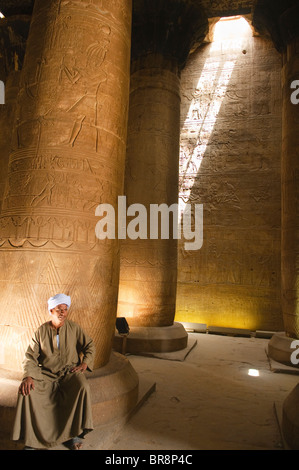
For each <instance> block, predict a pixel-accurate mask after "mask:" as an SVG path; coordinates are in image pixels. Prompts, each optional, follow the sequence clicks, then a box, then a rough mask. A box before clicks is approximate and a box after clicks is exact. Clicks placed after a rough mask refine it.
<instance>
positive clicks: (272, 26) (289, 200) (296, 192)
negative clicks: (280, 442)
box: [256, 0, 299, 450]
mask: <svg viewBox="0 0 299 470" xmlns="http://www.w3.org/2000/svg"><path fill="white" fill-rule="evenodd" d="M298 15H299V5H298V2H297V5H295V6H291V4H290V2H284V3H283V4H281V2H278V1H277V0H275V1H272V2H271V3H269V1H268V0H260V4H259V5H258V10H257V18H256V21H257V24H260V25H261V27H262V28H263V27H264V28H265V29H267V30H268V32H270V34H271V36H272V39H273V41H274V43H275V44H276V47H277V48H278V50H280V51H281V53H282V59H283V66H282V90H283V110H282V123H283V127H282V157H281V168H282V172H281V174H282V181H281V190H282V197H281V202H282V219H281V220H282V245H281V271H282V313H283V321H284V329H285V331H284V332H282V333H278V334H275V335H274V336H273V337H272V338H271V340H270V342H269V346H268V353H269V355H270V357H271V358H272V359H275V360H276V361H278V362H282V363H284V364H286V365H288V366H293V367H297V368H298V367H299V364H298V363H297V362H298V350H297V351H296V348H297V347H298V342H297V340H298V339H299V134H298V126H299V103H298V96H299V93H298V91H297V92H296V89H297V90H298V82H297V83H295V84H294V82H295V81H298V80H299V23H298ZM294 340H295V344H294V343H293V342H294ZM298 404H299V388H298V386H297V387H295V388H294V389H293V390H292V391H291V392H290V394H289V395H288V396H287V397H286V399H285V400H284V403H283V409H282V432H283V435H284V438H285V440H286V442H287V444H288V445H289V446H290V448H291V449H294V450H298V449H299V442H298V430H299V414H298V412H297V410H298Z"/></svg>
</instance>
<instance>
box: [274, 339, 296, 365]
mask: <svg viewBox="0 0 299 470" xmlns="http://www.w3.org/2000/svg"><path fill="white" fill-rule="evenodd" d="M293 341H295V339H294V338H289V337H288V336H286V334H285V332H279V333H275V334H274V335H273V336H272V338H271V339H270V341H269V343H268V356H269V357H270V358H271V359H274V361H277V362H280V363H281V364H284V365H286V366H290V367H294V368H299V364H293V363H292V362H291V354H292V353H293V352H294V351H295V349H294V348H291V343H292V342H293Z"/></svg>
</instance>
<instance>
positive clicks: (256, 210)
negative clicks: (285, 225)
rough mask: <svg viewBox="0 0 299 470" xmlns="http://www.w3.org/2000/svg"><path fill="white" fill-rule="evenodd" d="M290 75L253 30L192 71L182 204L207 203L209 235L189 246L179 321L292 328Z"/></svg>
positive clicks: (216, 46) (207, 50)
mask: <svg viewBox="0 0 299 470" xmlns="http://www.w3.org/2000/svg"><path fill="white" fill-rule="evenodd" d="M244 21H245V20H244ZM248 28H249V27H248ZM232 32H233V30H232ZM280 73H281V57H280V55H279V54H278V53H277V52H276V50H275V49H274V47H273V45H272V43H271V42H270V41H267V40H265V39H262V38H259V37H252V33H251V32H250V29H248V33H246V34H245V36H244V37H241V36H240V34H239V35H238V37H237V38H236V37H235V38H234V37H233V36H232V37H229V36H228V37H227V38H226V39H224V38H223V37H222V38H221V40H220V39H219V38H218V41H217V40H216V37H215V42H213V43H211V44H206V45H204V46H202V47H201V48H200V49H199V50H198V51H196V52H195V53H194V54H192V55H191V56H190V58H189V61H188V63H187V65H186V68H185V69H184V71H183V72H182V87H181V91H182V109H181V156H180V185H179V188H180V189H179V191H180V193H179V195H180V204H181V207H182V208H184V205H185V204H186V203H192V204H195V203H200V204H203V210H204V217H203V219H204V220H203V237H204V241H203V247H202V248H201V250H199V251H193V252H192V251H186V250H185V249H184V245H183V242H184V240H182V241H181V242H180V244H179V265H178V295H177V314H176V320H177V321H192V322H200V323H206V324H207V325H211V324H213V325H217V326H226V327H237V328H247V329H251V330H255V329H256V328H259V329H274V330H275V329H279V330H281V329H282V320H281V302H280V282H281V280H280V279H281V278H280V228H281V225H280V216H281V203H280V194H281V191H280V151H281V150H280V149H281V80H280Z"/></svg>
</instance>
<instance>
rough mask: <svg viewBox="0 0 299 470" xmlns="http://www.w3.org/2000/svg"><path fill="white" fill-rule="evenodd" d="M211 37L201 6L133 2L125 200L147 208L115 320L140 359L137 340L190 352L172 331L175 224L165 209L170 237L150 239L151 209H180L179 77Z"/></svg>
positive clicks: (127, 246) (128, 257)
mask: <svg viewBox="0 0 299 470" xmlns="http://www.w3.org/2000/svg"><path fill="white" fill-rule="evenodd" d="M206 32H207V20H206V18H205V16H204V14H203V12H202V10H201V7H200V6H199V4H198V2H192V1H183V0H171V1H164V2H161V1H152V2H145V1H141V0H138V1H136V2H135V3H134V9H133V35H132V66H131V93H130V106H129V125H128V143H127V157H126V173H125V196H126V198H127V199H126V202H127V208H128V207H130V206H132V205H133V204H142V205H143V207H145V208H146V213H147V216H148V218H147V227H146V232H143V233H142V229H143V228H142V229H141V228H140V227H139V231H140V237H139V238H137V239H134V240H132V239H129V237H127V238H126V240H123V242H122V244H121V270H120V289H119V302H118V316H120V317H126V318H127V321H128V323H129V326H130V328H131V330H130V335H129V337H128V342H127V350H129V351H134V352H136V349H135V348H134V347H133V345H132V343H133V340H135V343H137V342H138V341H140V345H138V348H137V349H139V347H140V348H141V350H146V349H149V350H151V349H153V348H156V350H159V348H161V347H162V348H163V350H165V348H164V346H165V344H166V343H167V346H166V349H168V350H172V349H181V348H183V347H185V346H186V341H187V334H186V332H185V330H184V329H183V327H182V326H181V325H178V324H177V325H174V315H175V303H176V284H177V240H176V239H175V238H174V235H173V231H172V227H173V219H172V216H169V215H168V212H167V210H166V211H165V215H166V217H167V218H168V217H169V237H168V239H163V238H162V236H161V231H159V232H158V239H153V238H152V236H151V232H150V229H152V228H153V227H152V226H151V221H150V212H151V210H150V207H151V205H154V204H156V205H157V206H160V205H162V204H164V205H165V206H164V209H167V208H170V207H171V206H172V204H177V203H178V173H179V144H180V71H181V69H182V68H183V66H184V64H185V61H186V59H187V56H188V54H189V51H190V48H191V47H192V46H193V45H194V43H195V42H198V43H200V42H201V41H202V40H203V38H204V36H205V34H206ZM136 209H137V210H138V208H137V207H136ZM170 214H171V213H170ZM131 215H134V214H133V213H132V214H131ZM175 223H177V218H175ZM132 327H133V328H132ZM158 328H162V330H158ZM161 331H162V332H163V333H161ZM157 335H158V337H157ZM160 335H161V336H160ZM172 335H173V337H172ZM171 337H172V339H173V341H171V340H170V338H171ZM169 340H170V341H169ZM149 343H151V344H149ZM161 343H163V345H161ZM157 348H158V349H157Z"/></svg>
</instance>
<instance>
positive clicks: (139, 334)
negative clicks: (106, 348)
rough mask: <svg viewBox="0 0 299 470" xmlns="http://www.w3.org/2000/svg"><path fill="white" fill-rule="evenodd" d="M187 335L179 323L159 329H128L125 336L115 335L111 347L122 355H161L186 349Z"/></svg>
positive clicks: (134, 327) (135, 327)
mask: <svg viewBox="0 0 299 470" xmlns="http://www.w3.org/2000/svg"><path fill="white" fill-rule="evenodd" d="M187 343H188V333H187V332H186V330H185V328H184V327H183V325H181V323H177V322H175V323H174V324H173V325H171V326H161V327H158V326H156V327H142V326H140V327H139V326H138V327H137V326H133V327H130V332H129V334H128V335H127V336H122V335H120V334H118V333H116V334H115V337H114V342H113V347H114V349H115V351H118V352H120V353H122V354H125V353H131V354H140V353H149V352H156V353H163V352H172V351H179V350H181V349H184V348H186V347H187Z"/></svg>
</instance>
